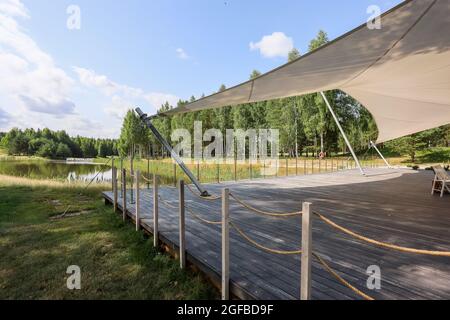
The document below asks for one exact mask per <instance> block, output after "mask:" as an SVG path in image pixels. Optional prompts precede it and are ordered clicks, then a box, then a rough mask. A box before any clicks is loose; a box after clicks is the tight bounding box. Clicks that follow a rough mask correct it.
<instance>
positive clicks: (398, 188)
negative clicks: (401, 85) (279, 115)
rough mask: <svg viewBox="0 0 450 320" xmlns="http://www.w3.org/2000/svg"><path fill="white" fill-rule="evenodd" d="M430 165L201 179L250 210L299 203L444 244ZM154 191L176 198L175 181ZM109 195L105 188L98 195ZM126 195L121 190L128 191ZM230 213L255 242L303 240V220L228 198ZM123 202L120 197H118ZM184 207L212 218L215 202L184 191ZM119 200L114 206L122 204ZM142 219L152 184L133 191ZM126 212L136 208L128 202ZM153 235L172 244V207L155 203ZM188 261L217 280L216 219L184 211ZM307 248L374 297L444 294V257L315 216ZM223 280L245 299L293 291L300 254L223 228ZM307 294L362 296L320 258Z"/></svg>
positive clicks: (384, 231)
mask: <svg viewBox="0 0 450 320" xmlns="http://www.w3.org/2000/svg"><path fill="white" fill-rule="evenodd" d="M432 178H433V177H432V173H430V172H414V171H411V170H403V169H391V170H389V169H369V170H368V176H367V177H363V176H361V175H360V174H359V172H358V171H356V170H352V171H342V172H337V173H330V174H322V175H311V176H301V177H289V178H277V179H270V180H255V181H244V182H239V183H224V184H220V185H208V186H207V189H208V190H209V191H210V192H214V193H216V194H219V193H220V192H221V189H222V188H224V187H229V188H230V189H231V191H232V192H234V193H235V194H236V195H239V196H240V197H241V198H242V199H243V200H245V201H246V202H248V203H250V204H251V205H253V206H255V207H257V208H263V209H265V210H269V211H270V210H273V211H277V212H280V211H295V210H301V206H302V202H303V201H309V202H311V203H313V209H314V210H316V211H318V212H320V213H322V214H323V215H325V216H327V217H329V218H332V219H333V220H334V221H335V222H337V223H339V224H341V225H343V226H345V227H347V228H349V229H351V230H354V231H355V232H358V233H360V234H363V235H365V236H367V237H370V238H374V239H377V240H380V241H385V242H389V243H393V244H397V245H401V246H407V247H413V248H420V249H427V250H443V251H444V250H445V251H450V196H449V195H446V196H445V197H444V198H442V199H441V198H439V196H431V195H430V192H431V181H432ZM160 195H161V197H162V199H165V200H166V201H169V202H170V203H171V204H172V205H174V206H177V204H178V195H177V190H176V189H174V188H169V187H166V188H161V190H160ZM104 197H105V199H107V200H108V201H111V198H112V194H111V192H105V193H104ZM128 199H129V196H128ZM230 201H231V203H230V215H231V219H232V221H234V222H236V223H237V224H238V225H239V226H240V227H241V228H242V229H243V230H245V232H246V233H247V234H248V235H249V236H251V237H252V238H253V239H255V240H257V241H258V242H260V243H262V244H264V245H266V246H268V247H271V248H278V249H282V250H296V249H299V247H300V241H301V223H300V220H301V218H299V217H294V218H286V219H275V218H268V217H262V216H258V215H255V214H254V213H252V212H249V211H248V210H246V209H244V208H243V207H241V206H240V205H239V204H238V203H236V202H235V201H233V200H230ZM119 203H121V201H119ZM186 205H187V206H188V207H189V208H191V209H192V210H193V211H194V212H196V213H197V214H199V215H201V216H202V217H205V218H208V219H210V220H216V221H220V211H221V209H220V208H221V203H220V201H218V202H209V201H204V200H201V199H199V198H197V197H195V196H193V195H192V194H191V193H190V192H189V191H188V190H186ZM120 208H121V206H120ZM141 208H142V209H141V210H142V212H143V213H142V214H143V215H144V218H143V221H142V226H143V228H145V229H146V230H147V231H148V232H152V227H151V226H152V209H151V208H152V196H151V190H142V192H141ZM128 214H129V215H130V216H133V215H134V206H132V205H129V208H128ZM160 239H161V240H162V241H163V242H165V243H166V244H167V245H168V246H172V247H174V248H176V247H177V243H178V212H177V210H174V209H171V208H169V207H167V206H166V205H165V204H163V203H160ZM186 246H187V258H188V261H190V262H191V263H194V264H195V265H197V266H198V267H199V268H200V269H201V270H203V271H204V272H205V273H207V274H208V275H209V276H210V277H212V278H213V280H215V281H219V283H220V270H221V261H220V254H221V234H220V226H211V225H205V224H202V223H200V222H199V221H198V220H195V219H194V218H193V217H192V216H191V215H190V214H189V213H188V212H186ZM313 248H314V251H316V252H317V253H319V254H320V255H321V256H322V257H323V258H324V259H325V260H326V261H327V262H329V264H330V265H331V266H332V267H333V268H334V269H335V270H336V271H337V272H338V273H339V274H340V275H341V276H342V277H343V278H344V279H346V280H347V281H349V282H350V283H352V284H353V285H355V286H356V287H358V288H359V289H361V290H362V291H364V292H365V293H367V294H369V295H371V296H373V297H374V298H375V299H449V298H450V258H446V257H432V256H424V255H415V254H408V253H401V252H395V251H389V250H386V249H382V248H378V247H375V246H373V245H369V244H367V243H363V242H361V241H357V240H355V239H353V238H351V237H349V236H347V235H344V234H341V233H339V232H338V231H336V230H335V229H332V228H331V227H329V226H328V225H326V224H324V223H323V222H321V221H319V220H318V219H314V224H313ZM230 259H231V261H230V269H231V270H230V273H231V274H230V279H231V287H230V290H231V292H232V294H233V295H234V296H236V297H238V298H243V299H298V298H299V294H300V256H278V255H273V254H269V253H265V252H262V251H261V250H259V249H257V248H255V247H253V246H252V245H251V244H249V243H248V242H246V241H245V240H244V239H242V238H241V237H240V236H239V234H237V233H236V232H235V231H234V230H232V229H231V233H230ZM371 265H378V266H380V268H381V271H382V289H381V290H379V291H371V290H368V289H367V287H366V281H367V278H368V275H367V274H366V270H367V268H368V267H369V266H371ZM312 279H313V284H312V287H313V288H312V297H313V299H327V300H328V299H338V300H345V299H361V298H360V297H358V296H357V295H355V294H354V293H353V292H352V291H351V290H349V289H348V288H346V287H344V286H343V285H341V284H340V283H339V282H338V281H337V280H336V279H335V278H333V277H332V276H331V275H329V274H328V273H327V272H326V271H325V270H324V268H323V267H322V266H321V265H319V264H318V263H316V262H315V263H313V270H312Z"/></svg>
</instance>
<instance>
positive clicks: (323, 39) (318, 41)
mask: <svg viewBox="0 0 450 320" xmlns="http://www.w3.org/2000/svg"><path fill="white" fill-rule="evenodd" d="M328 42H329V40H328V35H327V33H326V32H325V31H323V30H320V31H319V33H318V34H317V36H316V37H315V38H314V39H313V40H311V42H310V43H309V51H310V52H311V51H314V50H316V49H319V48H320V47H321V46H323V45H324V44H326V43H328Z"/></svg>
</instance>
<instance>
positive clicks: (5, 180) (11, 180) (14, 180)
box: [0, 175, 111, 190]
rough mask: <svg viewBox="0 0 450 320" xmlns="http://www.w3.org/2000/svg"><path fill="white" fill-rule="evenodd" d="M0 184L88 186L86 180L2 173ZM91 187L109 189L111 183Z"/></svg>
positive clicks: (69, 187) (62, 187)
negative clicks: (63, 179) (72, 180)
mask: <svg viewBox="0 0 450 320" xmlns="http://www.w3.org/2000/svg"><path fill="white" fill-rule="evenodd" d="M0 186H26V187H50V188H55V189H81V188H84V187H86V186H87V183H86V182H82V181H78V182H71V183H69V182H65V181H59V180H51V179H42V180H37V179H28V178H23V177H13V176H6V175H0ZM90 188H94V189H99V190H108V189H110V188H111V184H109V183H100V184H99V183H96V184H94V185H92V186H91V187H90Z"/></svg>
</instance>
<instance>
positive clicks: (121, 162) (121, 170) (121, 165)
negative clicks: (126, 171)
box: [120, 158, 123, 198]
mask: <svg viewBox="0 0 450 320" xmlns="http://www.w3.org/2000/svg"><path fill="white" fill-rule="evenodd" d="M122 172H123V158H120V175H121V176H122ZM121 179H122V177H121ZM121 185H122V188H120V197H121V198H123V179H122V183H121Z"/></svg>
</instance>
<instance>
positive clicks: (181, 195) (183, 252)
mask: <svg viewBox="0 0 450 320" xmlns="http://www.w3.org/2000/svg"><path fill="white" fill-rule="evenodd" d="M178 194H179V213H180V216H179V218H180V220H179V228H180V268H181V269H185V268H186V230H185V229H186V221H185V211H184V210H185V208H184V181H182V180H180V182H179V183H178Z"/></svg>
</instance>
